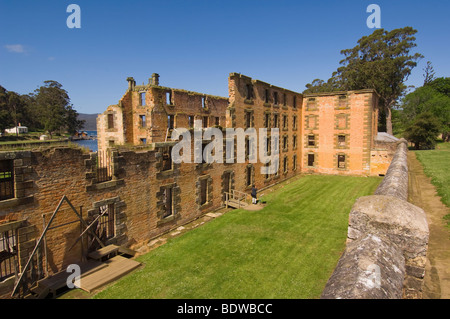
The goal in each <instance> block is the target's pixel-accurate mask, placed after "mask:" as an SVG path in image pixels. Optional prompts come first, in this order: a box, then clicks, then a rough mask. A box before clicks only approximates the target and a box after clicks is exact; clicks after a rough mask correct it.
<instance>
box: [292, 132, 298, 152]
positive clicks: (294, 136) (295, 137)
mask: <svg viewBox="0 0 450 319" xmlns="http://www.w3.org/2000/svg"><path fill="white" fill-rule="evenodd" d="M292 148H293V149H296V148H297V135H293V136H292Z"/></svg>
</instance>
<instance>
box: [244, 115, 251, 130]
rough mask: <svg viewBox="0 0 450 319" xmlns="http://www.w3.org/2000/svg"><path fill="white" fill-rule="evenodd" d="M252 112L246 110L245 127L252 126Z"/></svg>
mask: <svg viewBox="0 0 450 319" xmlns="http://www.w3.org/2000/svg"><path fill="white" fill-rule="evenodd" d="M252 116H253V114H252V112H245V128H249V127H252Z"/></svg>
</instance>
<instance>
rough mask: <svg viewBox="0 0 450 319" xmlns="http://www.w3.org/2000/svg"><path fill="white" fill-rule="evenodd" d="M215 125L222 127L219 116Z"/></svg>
mask: <svg viewBox="0 0 450 319" xmlns="http://www.w3.org/2000/svg"><path fill="white" fill-rule="evenodd" d="M215 125H216V126H219V125H220V118H219V117H218V116H216V117H215Z"/></svg>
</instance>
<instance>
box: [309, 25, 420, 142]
mask: <svg viewBox="0 0 450 319" xmlns="http://www.w3.org/2000/svg"><path fill="white" fill-rule="evenodd" d="M416 33H417V30H414V29H413V28H411V27H405V28H402V29H395V30H392V31H386V30H384V29H377V30H375V31H374V32H373V33H372V34H371V35H369V36H364V37H362V38H361V39H359V40H358V42H357V43H358V44H357V45H356V46H355V47H354V48H352V49H346V50H342V51H341V54H343V55H344V56H345V58H344V59H343V60H341V61H340V64H341V65H342V66H341V67H339V68H338V69H337V71H336V72H334V73H333V75H332V77H331V78H330V79H329V80H328V81H327V82H324V81H321V80H319V81H321V82H319V81H317V80H316V83H315V84H316V85H314V83H312V84H308V85H307V88H308V89H310V88H311V89H315V90H319V89H322V88H326V87H327V85H328V84H329V83H331V84H332V86H331V88H333V91H336V90H346V91H347V90H360V89H375V90H376V91H377V92H378V94H380V102H379V104H380V108H381V110H382V111H384V113H385V117H386V130H387V133H389V134H392V133H393V132H392V114H391V112H392V108H393V107H394V106H395V105H396V103H397V100H398V99H399V98H400V97H401V96H402V95H403V94H404V93H405V90H406V88H407V87H406V85H405V82H406V81H407V79H408V77H409V75H410V74H411V71H412V69H413V68H414V67H416V66H417V62H416V61H417V60H419V59H420V58H422V55H421V54H420V53H415V54H412V53H411V50H412V49H413V48H414V47H416V44H415V40H416V38H415V37H414V34H416ZM325 83H326V84H327V85H325ZM308 86H310V87H308Z"/></svg>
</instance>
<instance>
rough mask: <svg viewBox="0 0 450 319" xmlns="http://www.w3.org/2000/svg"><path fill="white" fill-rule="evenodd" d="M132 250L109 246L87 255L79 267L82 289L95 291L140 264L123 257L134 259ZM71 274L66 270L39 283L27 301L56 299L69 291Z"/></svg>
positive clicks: (32, 289) (31, 291)
mask: <svg viewBox="0 0 450 319" xmlns="http://www.w3.org/2000/svg"><path fill="white" fill-rule="evenodd" d="M134 254H135V252H134V251H132V250H131V249H128V248H125V247H120V246H116V245H108V246H105V247H103V248H101V249H99V250H96V251H93V252H91V253H90V254H89V255H88V260H87V261H85V262H82V263H80V264H78V265H79V266H80V270H81V275H80V287H79V288H81V289H82V290H85V291H87V292H89V293H90V292H92V291H93V290H95V289H98V288H99V287H101V286H104V285H106V284H108V283H110V282H112V281H114V280H117V279H118V278H120V277H122V276H124V275H125V274H127V273H129V272H130V271H132V270H134V269H136V268H137V267H139V266H140V265H141V264H140V263H139V262H137V261H135V260H132V259H128V258H126V257H124V256H133V255H134ZM68 276H70V273H68V272H66V271H65V270H63V271H60V272H58V273H56V274H54V275H52V276H49V277H47V278H44V279H41V280H39V281H37V283H36V285H35V286H34V287H33V288H31V289H30V294H29V295H28V296H27V299H44V298H48V297H49V296H51V297H52V298H55V297H56V296H57V295H58V294H59V293H61V292H62V291H63V290H66V289H67V278H68Z"/></svg>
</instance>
